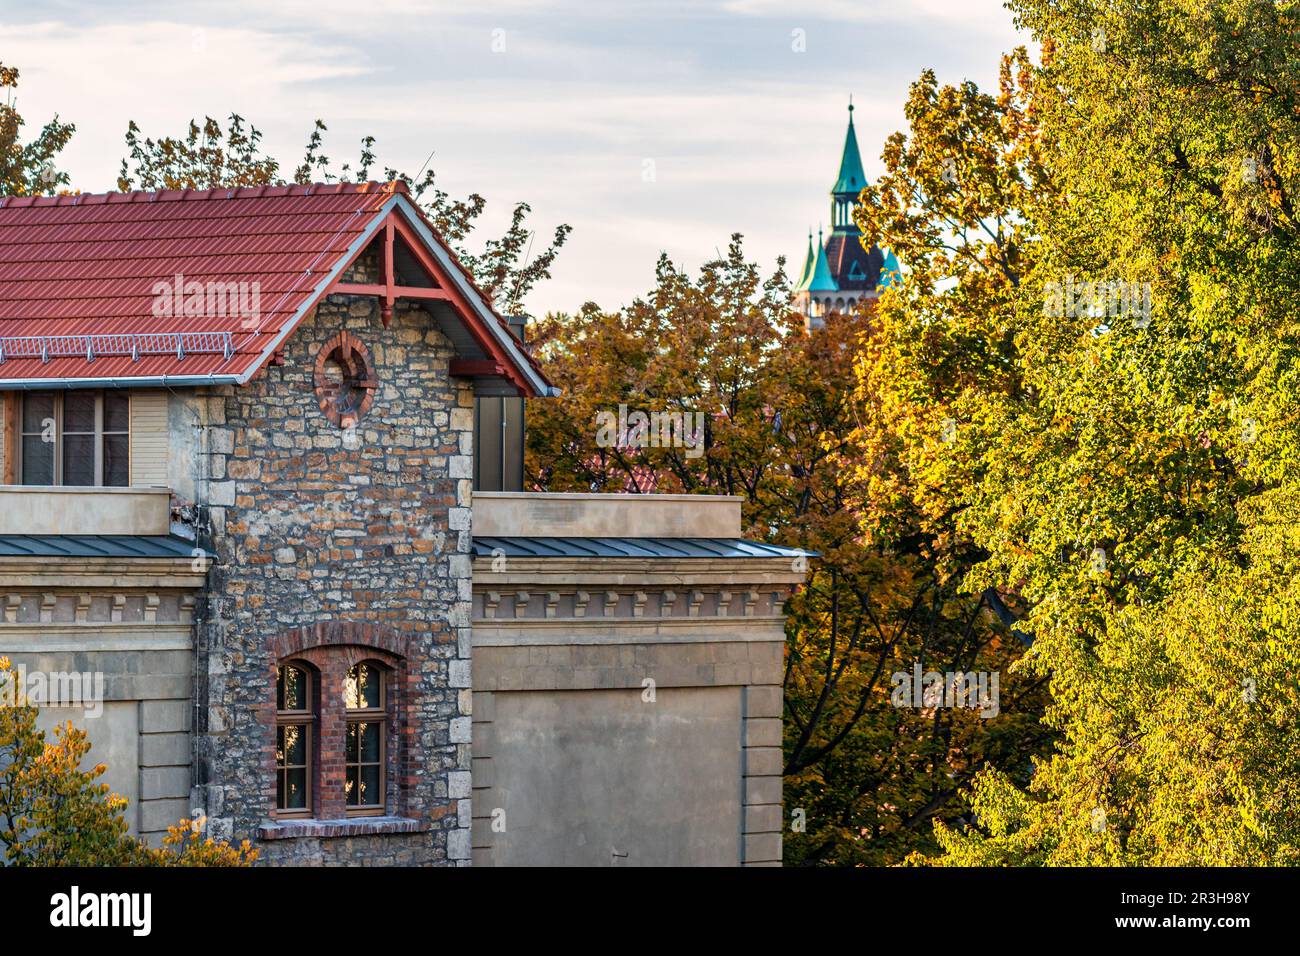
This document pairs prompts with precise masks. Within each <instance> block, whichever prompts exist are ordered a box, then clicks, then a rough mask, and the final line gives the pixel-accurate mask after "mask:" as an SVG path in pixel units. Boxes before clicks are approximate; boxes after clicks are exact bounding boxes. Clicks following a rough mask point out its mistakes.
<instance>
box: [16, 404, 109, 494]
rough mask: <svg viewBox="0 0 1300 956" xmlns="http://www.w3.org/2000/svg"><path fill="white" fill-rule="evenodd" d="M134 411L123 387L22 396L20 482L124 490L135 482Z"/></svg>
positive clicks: (19, 451) (19, 450)
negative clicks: (132, 458)
mask: <svg viewBox="0 0 1300 956" xmlns="http://www.w3.org/2000/svg"><path fill="white" fill-rule="evenodd" d="M130 415H131V398H130V394H129V393H128V392H124V391H107V392H95V391H80V390H71V391H67V392H31V393H29V394H25V395H23V397H22V414H21V416H20V421H21V435H20V441H19V449H18V453H19V465H20V468H19V474H20V475H21V482H22V484H24V485H75V486H82V487H94V486H106V487H114V488H125V487H126V486H127V485H128V484H129V483H130V480H131V468H130V446H131V437H130Z"/></svg>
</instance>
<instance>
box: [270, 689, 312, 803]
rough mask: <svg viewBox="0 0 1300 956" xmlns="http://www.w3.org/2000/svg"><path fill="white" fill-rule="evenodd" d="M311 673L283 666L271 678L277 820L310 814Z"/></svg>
mask: <svg viewBox="0 0 1300 956" xmlns="http://www.w3.org/2000/svg"><path fill="white" fill-rule="evenodd" d="M314 700H315V697H314V688H313V686H312V672H311V671H310V670H309V669H308V668H307V667H306V666H305V665H302V664H298V663H286V664H282V665H280V666H279V667H277V668H276V675H275V809H276V814H277V816H281V817H294V816H300V817H308V816H311V811H312V741H313V739H314V737H315V728H316V707H315V703H314Z"/></svg>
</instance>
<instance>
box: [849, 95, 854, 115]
mask: <svg viewBox="0 0 1300 956" xmlns="http://www.w3.org/2000/svg"><path fill="white" fill-rule="evenodd" d="M849 119H853V94H852V93H850V94H849Z"/></svg>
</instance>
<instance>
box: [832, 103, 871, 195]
mask: <svg viewBox="0 0 1300 956" xmlns="http://www.w3.org/2000/svg"><path fill="white" fill-rule="evenodd" d="M866 184H867V174H866V173H864V172H863V171H862V154H861V153H859V152H858V134H857V131H856V130H854V128H853V97H851V96H850V97H849V129H848V132H847V133H845V134H844V155H843V156H841V157H840V174H839V176H838V177H837V178H836V180H835V185H834V186H833V187H831V192H832V193H834V194H843V193H852V194H853V195H854V196H856V195H857V194H858V193H860V192H862V187H863V186H865V185H866Z"/></svg>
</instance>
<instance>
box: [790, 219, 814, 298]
mask: <svg viewBox="0 0 1300 956" xmlns="http://www.w3.org/2000/svg"><path fill="white" fill-rule="evenodd" d="M816 261H817V259H816V257H815V256H814V255H813V245H812V230H811V229H809V230H808V255H806V256H805V257H804V260H803V268H802V269H800V270H799V278H798V279H796V280H795V283H794V287H795V288H796V289H802V288H803V287H804V285H803V284H804V283H805V282H806V281H807V280H808V277H809V276H810V275H812V271H813V264H814V263H815V262H816Z"/></svg>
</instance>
